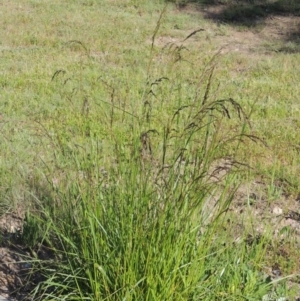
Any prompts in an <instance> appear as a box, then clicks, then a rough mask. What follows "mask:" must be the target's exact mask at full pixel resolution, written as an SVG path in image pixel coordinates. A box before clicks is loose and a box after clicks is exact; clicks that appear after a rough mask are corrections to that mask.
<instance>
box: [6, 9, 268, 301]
mask: <svg viewBox="0 0 300 301" xmlns="http://www.w3.org/2000/svg"><path fill="white" fill-rule="evenodd" d="M160 7H161V6H160ZM166 14H167V12H166V9H162V13H161V15H160V17H159V19H158V22H157V24H156V28H155V30H154V33H153V36H152V39H151V43H150V45H149V49H148V50H147V52H146V53H143V54H142V58H140V57H139V56H138V55H140V53H138V50H136V49H129V50H128V49H125V50H124V52H125V51H128V52H130V51H132V52H134V51H136V52H134V54H137V58H135V64H134V63H133V61H132V62H130V63H131V64H132V65H131V68H133V69H134V68H136V76H134V74H133V73H127V72H128V71H127V69H126V68H123V69H122V66H123V65H122V64H125V63H124V62H123V61H122V58H120V66H117V67H119V68H117V67H115V66H113V67H112V68H111V70H110V71H111V73H105V72H101V71H99V70H100V69H101V68H102V67H101V68H100V67H99V66H98V65H97V64H98V62H97V61H96V59H95V57H94V56H93V54H92V52H91V51H90V49H89V47H90V45H88V44H85V43H84V42H82V41H80V40H79V39H78V40H77V39H72V40H70V42H68V43H65V44H64V47H65V48H66V49H68V51H70V52H74V56H76V59H77V65H76V67H74V66H73V67H72V68H73V69H71V68H69V69H68V68H57V70H55V71H54V72H53V74H52V77H51V82H50V84H49V87H48V88H49V89H50V90H52V91H54V92H53V95H54V96H53V97H54V98H55V101H56V103H55V109H53V110H52V107H51V104H48V105H49V110H48V111H47V110H45V113H43V114H44V115H43V117H44V119H43V118H38V117H37V118H35V120H34V122H33V123H32V124H30V126H28V131H29V133H30V135H29V138H28V141H29V143H31V144H32V145H38V147H39V151H38V154H36V157H35V159H36V162H35V164H34V165H33V166H32V169H31V170H29V171H26V170H23V172H24V175H21V176H22V177H23V176H24V179H25V180H24V183H22V184H23V185H24V187H26V190H25V193H24V198H26V200H27V201H28V202H29V203H30V206H29V208H28V212H27V214H26V218H25V222H24V227H23V233H22V240H23V243H25V244H26V245H27V246H29V247H30V248H31V250H32V251H33V253H34V254H39V252H40V251H41V250H42V249H43V250H46V252H47V253H48V258H47V260H45V259H44V260H40V259H38V255H36V258H35V259H34V260H32V264H33V267H34V272H33V275H34V274H35V273H39V274H40V275H41V279H42V281H40V282H38V283H37V284H36V287H35V289H34V291H32V292H31V296H30V298H31V299H32V300H45V301H46V300H91V301H102V300H103V301H104V300H116V301H117V300H118V301H119V300H120V301H121V300H122V301H125V300H126V301H130V300H132V301H133V300H135V301H136V300H140V301H162V300H164V301H165V300H170V301H171V300H172V301H179V300H197V301H198V300H207V301H213V300H216V301H219V300H228V301H229V300H230V301H232V300H261V299H262V298H263V296H265V295H266V294H267V293H268V292H270V291H272V289H273V284H274V283H272V281H271V280H270V279H269V278H268V279H266V277H265V274H264V273H263V264H264V254H265V253H266V252H267V245H268V241H267V240H268V238H267V236H266V237H262V238H261V239H259V240H253V241H252V242H251V243H249V240H248V239H247V238H248V236H247V235H248V233H246V232H245V234H244V236H242V237H239V238H238V239H237V237H233V236H231V231H230V228H231V227H235V226H236V224H237V223H238V221H234V222H232V218H231V217H232V215H231V212H230V210H229V208H230V204H231V202H232V200H233V199H234V197H235V193H236V191H237V189H238V188H239V185H240V183H241V178H242V177H243V176H244V174H245V173H244V172H245V171H247V170H248V168H249V166H248V165H247V164H244V162H241V158H242V157H243V153H241V149H242V150H244V149H245V148H248V147H249V145H252V144H255V143H257V142H258V143H260V142H261V141H260V139H259V138H258V137H257V136H256V135H255V134H253V133H252V130H251V120H250V119H249V116H250V115H251V113H252V112H247V111H246V110H245V108H244V107H243V106H242V105H241V104H240V103H239V102H238V101H236V100H235V99H234V98H231V97H227V98H223V97H221V98H220V97H218V89H219V83H218V79H217V78H216V77H215V70H216V68H218V64H219V59H220V52H218V53H216V54H215V55H211V54H201V53H200V54H199V56H201V55H203V62H204V63H203V64H202V66H201V67H197V68H195V67H194V62H193V61H190V60H189V57H188V47H187V46H185V44H184V43H182V44H180V45H177V44H175V43H169V44H166V45H163V46H159V45H157V43H156V38H157V34H158V32H159V30H160V28H161V26H162V24H163V22H164V17H165V15H166ZM130 63H129V64H130ZM104 68H105V67H104ZM70 69H71V70H70ZM187 74H188V77H187V76H186V75H187ZM35 143H36V144H35ZM7 145H9V143H8V142H7ZM7 169H8V168H7ZM28 174H30V176H27V175H28ZM238 218H239V217H236V219H237V220H238ZM29 281H31V280H29Z"/></svg>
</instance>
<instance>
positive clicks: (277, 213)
mask: <svg viewBox="0 0 300 301" xmlns="http://www.w3.org/2000/svg"><path fill="white" fill-rule="evenodd" d="M273 213H274V214H275V215H281V214H282V213H283V210H282V209H281V208H280V207H277V206H276V207H274V208H273Z"/></svg>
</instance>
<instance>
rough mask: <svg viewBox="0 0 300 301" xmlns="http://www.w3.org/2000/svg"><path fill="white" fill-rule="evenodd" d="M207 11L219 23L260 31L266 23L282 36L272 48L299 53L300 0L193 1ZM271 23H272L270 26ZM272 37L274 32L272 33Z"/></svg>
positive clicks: (277, 50) (208, 17)
mask: <svg viewBox="0 0 300 301" xmlns="http://www.w3.org/2000/svg"><path fill="white" fill-rule="evenodd" d="M192 2H193V3H196V4H199V5H200V6H201V11H203V9H204V12H205V14H204V15H205V17H206V18H207V19H211V20H213V21H215V22H216V23H218V24H222V23H223V24H228V25H231V26H234V27H244V28H248V29H254V30H255V31H256V30H258V31H260V30H261V29H263V28H266V27H267V26H271V27H273V29H276V32H277V34H276V35H277V36H278V37H279V40H278V43H277V42H275V44H277V45H275V44H274V47H273V50H274V51H276V52H283V53H299V52H300V1H298V0H235V1H233V0H197V1H195V0H192V1H189V0H188V1H185V3H186V4H188V3H192ZM277 20H278V21H277ZM270 23H271V25H270ZM270 36H272V35H270Z"/></svg>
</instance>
